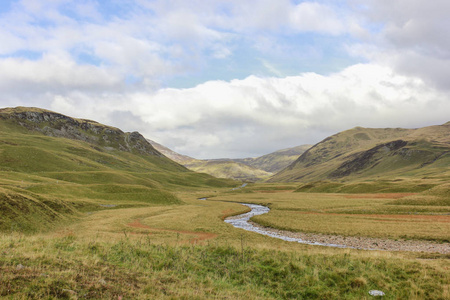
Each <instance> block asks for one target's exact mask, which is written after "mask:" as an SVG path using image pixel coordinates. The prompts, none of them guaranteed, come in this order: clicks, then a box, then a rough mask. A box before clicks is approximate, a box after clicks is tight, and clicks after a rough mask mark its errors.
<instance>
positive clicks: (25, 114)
mask: <svg viewBox="0 0 450 300" xmlns="http://www.w3.org/2000/svg"><path fill="white" fill-rule="evenodd" d="M0 118H2V119H10V120H12V121H14V122H16V123H17V124H19V125H21V126H23V127H25V128H27V129H29V130H35V131H40V132H42V133H43V134H45V135H47V136H53V137H64V138H68V139H74V140H81V141H84V142H87V143H90V144H94V145H95V146H101V147H104V148H106V149H116V150H120V151H126V152H138V153H140V154H148V155H156V156H161V153H160V152H158V151H157V150H156V149H155V148H153V146H152V145H151V144H150V143H149V142H147V140H146V139H145V138H144V137H143V136H142V135H141V134H140V133H139V132H131V133H125V132H123V131H122V130H120V129H118V128H115V127H110V126H106V125H103V124H100V123H97V122H95V121H91V120H85V119H75V118H71V117H68V116H65V115H62V114H59V113H55V112H52V111H48V110H43V109H36V108H23V107H17V108H6V109H0Z"/></svg>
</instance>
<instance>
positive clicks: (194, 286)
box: [0, 185, 450, 299]
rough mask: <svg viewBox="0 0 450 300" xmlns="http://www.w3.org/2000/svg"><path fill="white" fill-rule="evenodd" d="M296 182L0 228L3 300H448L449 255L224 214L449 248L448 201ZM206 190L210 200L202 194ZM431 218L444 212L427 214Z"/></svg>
mask: <svg viewBox="0 0 450 300" xmlns="http://www.w3.org/2000/svg"><path fill="white" fill-rule="evenodd" d="M294 188H295V187H293V186H287V187H280V186H266V185H260V186H258V185H255V186H250V187H246V188H245V189H241V190H236V191H230V190H229V189H221V190H220V189H216V190H207V189H203V190H199V191H191V192H179V193H178V194H177V197H178V198H179V199H180V200H181V201H182V204H172V205H159V206H158V205H153V206H140V207H128V208H120V207H114V206H110V207H107V208H106V207H105V209H103V210H101V211H93V212H86V213H84V215H83V216H82V217H81V218H80V219H79V220H78V221H77V222H73V223H71V224H69V225H64V226H61V227H60V228H57V229H55V230H53V231H50V232H46V233H38V234H32V235H25V234H21V233H19V232H7V233H6V232H5V233H3V234H2V235H0V249H1V255H0V297H3V298H6V299H56V298H66V299H149V298H157V299H158V298H159V299H174V298H177V299H179V298H181V299H183V298H184V299H216V298H219V299H292V298H296V299H372V298H373V297H372V296H370V295H369V291H370V290H382V291H383V292H384V293H385V294H386V296H385V297H384V299H448V298H449V296H450V292H449V287H450V286H449V282H450V272H449V270H450V262H449V255H448V253H447V252H446V253H447V254H442V253H439V251H436V252H434V251H433V253H426V252H409V251H403V250H404V249H398V250H400V251H365V250H357V249H340V248H331V247H321V246H312V245H303V244H299V243H290V242H286V241H282V240H279V239H274V238H270V237H267V236H262V235H259V234H257V233H252V232H247V231H244V230H241V229H236V228H234V227H233V226H231V225H230V224H227V223H225V222H224V221H223V220H224V219H225V218H227V217H229V216H232V215H238V214H241V213H244V212H246V211H248V208H247V207H244V206H242V205H241V204H239V202H241V203H242V202H247V203H256V204H262V205H268V206H269V207H271V212H270V213H269V214H266V215H262V216H257V217H255V218H254V219H253V221H254V222H257V223H259V224H262V225H264V226H266V227H269V226H270V227H271V228H278V229H273V230H288V231H295V232H305V233H306V234H309V236H319V235H320V236H322V235H324V234H328V235H330V234H331V235H342V236H345V237H346V238H345V239H346V240H347V239H353V238H355V239H358V237H369V238H372V239H374V240H375V239H384V240H386V239H391V240H395V239H399V240H407V241H406V242H405V243H413V242H415V241H423V240H426V241H430V240H431V241H434V242H433V243H437V244H440V245H442V246H443V247H444V248H446V249H447V250H448V240H446V239H448V232H450V231H449V228H448V226H449V222H448V218H449V217H450V216H449V215H448V213H449V210H448V207H447V206H445V205H443V206H428V207H424V206H420V207H414V205H410V203H406V204H399V200H402V201H405V199H404V198H403V197H402V198H396V196H395V195H394V196H392V197H388V198H380V197H377V196H372V197H367V195H361V196H360V197H356V196H357V195H356V194H354V195H350V196H351V197H349V195H344V194H308V193H294V192H293V190H294ZM355 195H356V196H355ZM410 196H412V195H409V196H408V197H410ZM203 197H207V198H208V200H206V201H205V200H198V199H199V198H203ZM110 204H111V205H114V204H115V203H114V201H111V203H110ZM369 204H370V205H369ZM364 210H366V211H364ZM419 210H420V211H419ZM410 211H413V212H414V211H415V212H416V213H417V214H408V212H410ZM436 214H439V215H440V217H439V218H428V216H436ZM381 215H383V216H390V217H389V218H386V217H383V216H381ZM399 216H400V217H399ZM417 216H423V218H418V217H417ZM442 220H444V221H445V222H441V221H442ZM318 224H322V225H321V226H319V225H318ZM378 224H381V227H379V226H378ZM296 234H298V233H296ZM343 239H344V238H343ZM402 243H403V242H402ZM396 250H397V249H396ZM444 252H445V251H444Z"/></svg>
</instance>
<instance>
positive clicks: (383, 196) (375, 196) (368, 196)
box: [345, 193, 417, 199]
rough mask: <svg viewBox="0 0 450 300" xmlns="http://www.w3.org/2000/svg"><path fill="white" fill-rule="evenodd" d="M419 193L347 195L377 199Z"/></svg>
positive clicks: (353, 197)
mask: <svg viewBox="0 0 450 300" xmlns="http://www.w3.org/2000/svg"><path fill="white" fill-rule="evenodd" d="M412 195H417V193H386V194H355V195H345V198H348V199H367V198H377V199H400V198H403V197H407V196H412Z"/></svg>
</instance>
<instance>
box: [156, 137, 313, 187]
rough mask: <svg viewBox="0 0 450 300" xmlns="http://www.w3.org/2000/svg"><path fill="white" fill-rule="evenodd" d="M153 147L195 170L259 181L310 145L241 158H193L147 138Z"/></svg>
mask: <svg viewBox="0 0 450 300" xmlns="http://www.w3.org/2000/svg"><path fill="white" fill-rule="evenodd" d="M148 141H149V142H150V143H151V144H152V146H153V147H155V149H157V150H158V151H159V152H161V153H162V154H164V155H165V156H167V157H168V158H170V159H172V160H173V161H176V162H177V163H179V164H182V165H183V166H185V167H187V168H188V169H190V170H193V171H195V172H202V173H207V174H209V175H212V176H214V177H217V178H231V179H236V180H241V181H252V182H255V181H261V180H265V179H267V178H269V177H270V176H272V175H273V174H274V173H276V172H279V171H280V170H282V169H284V168H285V167H287V166H288V165H289V164H290V163H292V162H293V161H295V160H296V159H297V158H298V157H299V156H300V155H301V154H302V153H303V152H305V151H306V150H307V149H308V148H309V147H311V146H310V145H302V146H297V147H293V148H288V149H283V150H279V151H276V152H273V153H270V154H266V155H263V156H260V157H256V158H243V159H204V160H200V159H195V158H192V157H189V156H186V155H182V154H179V153H177V152H175V151H173V150H171V149H169V148H167V147H165V146H163V145H161V144H158V143H156V142H154V141H152V140H148Z"/></svg>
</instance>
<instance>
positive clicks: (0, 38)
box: [0, 0, 450, 158]
mask: <svg viewBox="0 0 450 300" xmlns="http://www.w3.org/2000/svg"><path fill="white" fill-rule="evenodd" d="M8 4H9V5H5V6H4V8H3V9H2V10H0V106H3V107H6V106H18V105H22V106H37V107H42V108H47V109H52V110H55V111H58V112H61V113H65V114H68V115H71V116H74V117H81V118H90V119H94V120H97V121H99V122H103V123H106V124H109V125H113V126H116V127H119V128H121V129H123V130H126V131H135V130H137V131H140V132H141V133H142V134H144V135H145V136H146V137H148V138H150V139H153V140H156V141H158V142H159V143H161V144H163V145H166V146H168V147H171V148H172V149H174V150H175V151H178V152H180V153H183V154H188V155H190V156H193V157H197V158H219V157H247V156H257V155H262V154H266V153H269V152H272V151H275V150H278V149H281V148H286V147H292V146H296V145H300V144H305V143H316V142H319V141H320V140H321V139H323V138H325V137H327V136H328V135H330V134H334V133H336V132H338V131H341V130H345V129H349V128H352V127H355V126H366V127H409V128H412V127H420V126H426V125H432V124H442V123H445V122H447V121H449V119H448V112H449V111H450V99H449V96H450V90H449V87H450V79H449V78H450V50H449V49H450V37H449V35H447V34H445V28H448V27H449V25H450V24H449V21H448V20H447V19H448V18H446V14H445V12H446V11H449V9H450V7H449V4H447V1H443V0H442V1H441V0H436V1H434V2H433V3H425V2H423V1H419V0H414V1H406V0H401V1H396V2H395V3H391V1H384V0H381V1H380V0H377V1H375V0H374V1H358V0H349V1H300V2H299V1H295V2H294V1H288V0H282V1H276V2H274V1H265V0H263V1H253V0H248V1H234V0H233V1H220V0H214V1H200V0H197V1H193V2H192V1H190V2H189V3H188V2H186V1H181V0H174V1H170V3H169V2H168V1H162V0H161V1H146V0H139V1H137V0H136V1H110V2H108V3H104V2H97V1H91V0H83V1H70V0H58V1H37V0H36V1H25V0H24V1H10V2H8Z"/></svg>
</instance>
